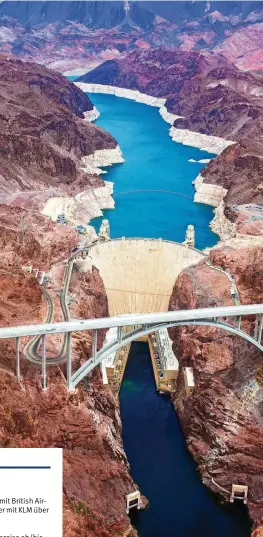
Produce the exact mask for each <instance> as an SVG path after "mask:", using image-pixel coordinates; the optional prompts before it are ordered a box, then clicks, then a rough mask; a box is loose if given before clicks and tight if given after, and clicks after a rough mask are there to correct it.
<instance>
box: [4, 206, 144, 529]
mask: <svg viewBox="0 0 263 537" xmlns="http://www.w3.org/2000/svg"><path fill="white" fill-rule="evenodd" d="M21 212H22V211H21V209H18V208H11V210H10V209H9V208H6V206H1V207H0V229H1V254H0V283H1V297H0V318H1V326H2V327H4V326H14V325H22V324H31V323H32V324H33V323H40V322H45V319H46V316H47V304H46V302H45V300H44V297H43V296H42V289H41V287H40V285H39V283H38V282H37V280H36V279H35V277H34V276H33V275H32V274H28V273H26V272H24V271H23V270H22V269H21V267H22V266H23V264H24V263H26V264H27V265H28V264H32V265H33V266H34V267H39V266H40V268H43V267H45V269H46V270H50V268H51V265H52V266H53V268H51V273H50V274H51V275H52V282H51V284H49V287H48V289H47V291H48V293H49V295H50V296H51V298H52V300H53V304H54V321H60V320H61V311H60V307H59V301H58V297H57V295H56V293H55V291H54V289H55V288H59V287H60V286H61V282H62V278H63V270H64V267H63V264H61V262H60V263H59V261H61V258H63V257H64V258H67V257H68V256H69V254H70V253H71V250H72V247H74V246H76V243H77V234H76V232H75V230H73V229H72V228H69V226H66V225H64V226H62V225H59V224H54V223H52V222H51V221H50V220H48V219H46V218H44V217H41V218H40V221H38V220H37V219H36V220H35V221H34V220H33V219H32V218H31V221H30V222H28V225H27V227H25V229H24V230H23V237H22V242H20V240H19V233H18V231H17V228H16V225H15V223H16V218H17V216H18V215H19V216H21ZM10 213H11V214H10ZM8 222H9V224H8ZM36 222H38V224H37V225H36ZM51 238H52V239H53V240H52V241H51ZM69 291H70V293H71V295H72V296H73V297H74V303H73V304H72V306H71V314H72V316H73V317H75V318H80V319H81V318H85V319H87V318H93V317H105V316H107V315H108V303H107V298H106V294H105V289H104V286H103V283H102V280H101V278H100V276H99V273H98V271H97V270H96V269H93V271H92V272H91V273H84V272H79V271H77V270H75V269H74V270H73V273H72V278H71V283H70V288H69ZM103 338H104V334H103V333H100V334H99V339H98V344H99V346H101V345H102V342H103ZM27 340H28V338H22V341H21V372H22V382H21V384H20V383H18V381H17V379H16V376H15V340H1V342H0V367H1V379H0V408H1V412H0V444H1V447H7V448H8V447H16V448H17V447H20V448H23V447H62V448H63V450H64V486H63V491H64V534H63V535H64V537H75V536H76V534H78V535H79V536H81V537H102V536H103V537H113V536H114V537H117V536H120V537H122V536H123V535H124V533H125V532H127V533H126V534H127V535H128V534H129V535H132V534H133V530H132V529H131V528H130V522H129V519H128V517H127V516H126V515H125V496H126V494H127V493H129V492H132V491H133V490H134V488H135V484H134V483H133V481H132V479H131V478H130V476H129V467H128V462H127V459H126V455H125V453H124V451H123V445H122V438H121V422H120V417H119V408H118V403H117V402H116V400H115V398H114V396H113V395H112V393H111V391H110V389H109V388H108V387H107V386H105V385H103V384H102V378H101V372H100V369H99V368H98V369H96V371H94V373H93V374H92V375H91V376H89V378H88V379H86V380H85V381H84V382H83V383H82V384H81V385H80V386H79V387H78V388H77V389H76V390H75V392H74V393H69V392H68V389H67V387H66V380H65V375H66V371H65V366H61V367H55V366H53V367H48V368H47V371H48V379H47V384H48V388H47V390H46V391H43V390H42V386H41V383H42V380H41V369H40V367H39V366H38V365H36V364H32V363H31V362H28V361H26V360H25V358H24V357H23V348H24V345H25V344H26V342H27ZM60 345H61V341H60V338H51V337H47V356H50V355H52V353H57V352H58V349H59V347H60ZM90 355H91V334H90V333H88V332H83V333H81V332H79V333H77V334H74V336H73V363H74V368H77V367H79V365H80V364H81V363H82V362H83V361H84V360H87V358H88V357H90ZM113 499H114V501H113ZM130 530H131V531H130Z"/></svg>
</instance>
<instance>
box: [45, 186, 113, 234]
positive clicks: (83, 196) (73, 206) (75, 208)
mask: <svg viewBox="0 0 263 537" xmlns="http://www.w3.org/2000/svg"><path fill="white" fill-rule="evenodd" d="M112 194H113V183H111V182H109V181H105V185H104V186H102V187H99V188H95V189H93V188H90V189H88V190H84V191H83V192H80V193H79V194H77V195H76V196H75V197H69V196H65V197H62V196H61V197H59V196H57V197H53V198H49V199H48V200H47V201H46V203H45V205H44V208H43V210H42V211H41V212H42V214H44V215H45V216H49V217H50V218H51V219H52V220H53V221H54V222H56V221H57V217H58V215H59V214H64V215H65V217H66V220H67V222H68V223H69V224H70V225H72V226H76V225H79V224H81V225H84V226H87V223H88V222H89V221H90V220H92V219H93V218H96V217H97V216H102V215H103V213H102V209H114V200H113V198H112ZM92 230H93V228H92Z"/></svg>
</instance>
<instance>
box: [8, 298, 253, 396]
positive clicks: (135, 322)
mask: <svg viewBox="0 0 263 537" xmlns="http://www.w3.org/2000/svg"><path fill="white" fill-rule="evenodd" d="M251 317H252V318H251ZM248 318H250V319H251V320H252V322H253V334H252V335H251V334H248V333H247V332H245V331H244V330H242V321H243V320H244V319H246V320H247V319H248ZM175 326H212V327H214V328H220V329H222V330H225V331H227V332H229V333H232V334H234V335H237V336H240V337H241V338H243V339H245V340H246V341H248V342H249V343H251V344H252V345H254V346H255V347H257V348H258V349H259V350H261V351H263V344H262V328H263V304H252V305H242V306H241V305H239V306H224V307H215V308H201V309H192V310H176V311H169V312H165V313H144V314H128V315H119V316H115V317H106V318H102V319H87V320H71V321H67V322H60V323H48V324H36V325H26V326H16V327H8V328H1V329H0V339H9V338H15V339H16V374H17V378H18V380H20V378H21V375H20V338H21V337H25V336H40V337H41V338H42V350H41V357H40V358H39V363H41V366H42V381H43V389H46V386H47V384H46V368H47V365H54V364H58V363H63V362H66V363H67V384H68V388H69V390H74V389H75V388H76V386H77V385H78V384H79V382H81V380H83V379H84V378H85V377H86V376H87V375H88V374H89V373H90V372H91V371H92V370H93V369H94V368H95V367H97V366H98V365H99V364H100V363H101V362H102V361H103V360H104V359H105V358H107V356H108V355H109V354H111V353H112V352H115V351H117V350H118V349H120V348H121V347H124V346H125V345H127V344H128V343H130V342H132V341H135V340H136V339H138V338H140V337H142V336H145V335H147V334H150V333H152V332H156V331H158V330H160V329H162V328H171V327H175ZM125 327H128V331H127V328H126V330H125V331H124V329H125ZM109 328H117V334H116V338H115V339H114V340H112V341H110V343H107V344H104V345H103V347H102V348H101V349H100V350H98V349H97V334H98V330H101V329H109ZM83 330H89V331H92V356H91V358H89V359H88V360H87V361H86V362H85V363H84V364H83V365H82V366H81V367H80V368H79V369H77V371H75V372H74V373H72V333H73V332H78V331H83ZM52 334H64V335H66V334H67V336H68V345H67V353H66V356H65V357H63V359H61V360H60V361H58V358H57V357H56V358H53V359H52V358H49V357H48V356H47V355H46V345H45V338H46V336H47V335H52ZM26 358H27V359H29V360H30V355H28V354H26ZM32 361H34V362H35V361H36V360H35V359H32Z"/></svg>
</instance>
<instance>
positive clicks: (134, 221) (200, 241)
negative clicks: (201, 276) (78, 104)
mask: <svg viewBox="0 0 263 537" xmlns="http://www.w3.org/2000/svg"><path fill="white" fill-rule="evenodd" d="M90 97H91V100H92V102H93V103H94V105H95V106H96V107H97V108H98V110H99V111H100V113H101V115H100V117H99V119H98V120H97V121H96V124H97V125H99V126H100V127H103V128H104V129H106V130H107V131H109V132H110V133H111V134H112V135H113V136H114V137H115V138H116V140H117V141H118V143H119V145H120V147H121V150H122V152H123V156H124V158H125V161H126V162H125V163H124V164H117V165H114V166H112V167H111V168H108V173H107V174H106V175H105V176H104V177H103V178H104V179H105V180H108V181H113V182H114V199H115V204H116V206H115V209H114V210H106V211H104V217H106V218H108V219H109V222H110V226H111V236H112V237H122V236H126V237H150V238H159V237H162V238H163V239H168V240H172V241H178V242H181V241H183V240H184V238H185V230H186V226H187V225H188V224H193V225H194V226H195V229H196V247H197V248H204V247H206V246H212V245H214V244H215V243H216V242H217V240H218V236H217V235H215V234H214V233H213V232H212V231H211V229H210V228H209V222H210V221H211V220H212V218H213V211H212V208H211V207H208V206H207V205H203V204H199V203H193V196H194V188H193V185H192V181H193V180H194V179H195V178H196V176H197V175H198V174H199V172H200V170H201V169H202V168H203V166H204V164H200V163H191V162H188V160H189V159H194V160H200V159H204V158H212V157H214V155H211V154H209V153H206V152H205V151H200V150H199V149H196V148H193V147H188V146H184V145H182V144H177V143H175V142H173V141H172V139H171V138H170V137H169V134H168V131H169V125H168V123H166V122H165V121H163V119H162V118H161V116H160V114H159V111H158V109H157V108H153V107H151V106H147V105H144V104H139V103H136V102H133V101H130V100H128V99H123V98H120V97H115V96H113V95H103V94H91V95H90ZM134 190H140V191H141V192H133V191H134ZM149 190H165V191H169V192H177V193H178V194H171V193H164V192H149ZM123 192H125V193H126V192H129V193H128V194H122V193H123ZM100 222H101V219H95V220H93V222H92V224H93V225H94V226H95V227H96V229H98V227H99V225H100Z"/></svg>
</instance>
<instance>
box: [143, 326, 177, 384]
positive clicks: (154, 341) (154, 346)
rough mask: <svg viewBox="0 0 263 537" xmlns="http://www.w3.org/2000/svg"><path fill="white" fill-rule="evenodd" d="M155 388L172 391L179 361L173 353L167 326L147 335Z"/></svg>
mask: <svg viewBox="0 0 263 537" xmlns="http://www.w3.org/2000/svg"><path fill="white" fill-rule="evenodd" d="M148 342H149V349H150V354H151V359H152V364H153V372H154V377H155V383H156V388H157V390H159V391H160V392H173V391H175V387H176V379H177V377H178V372H179V362H178V360H177V358H176V356H175V355H174V353H173V349H172V341H171V340H170V338H169V335H168V331H167V328H162V329H160V330H159V331H158V332H155V333H154V334H150V335H149V337H148Z"/></svg>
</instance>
